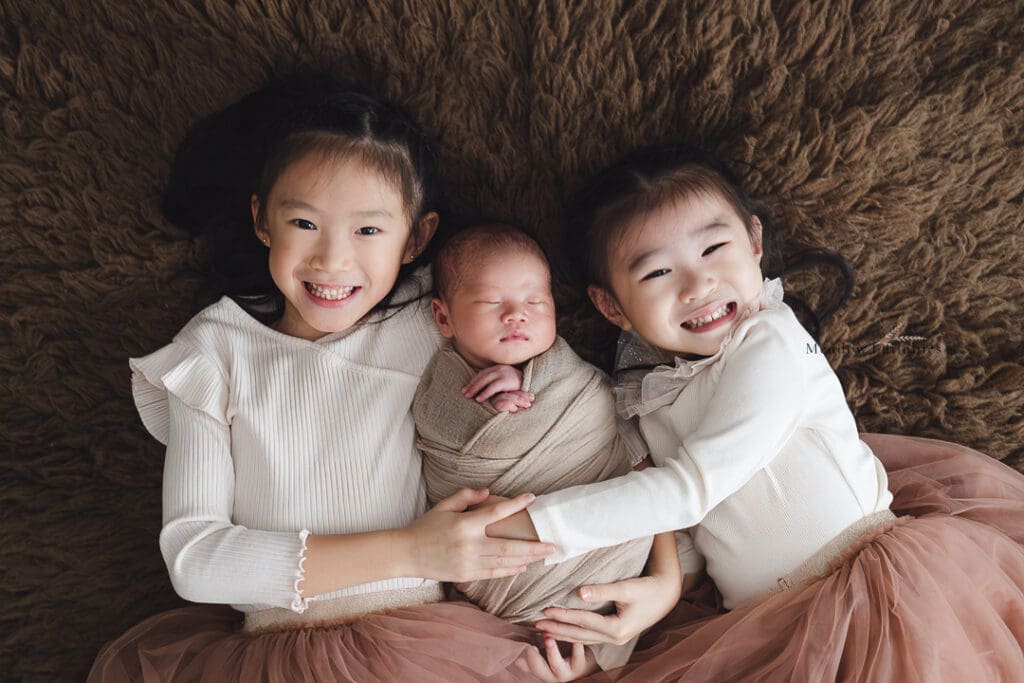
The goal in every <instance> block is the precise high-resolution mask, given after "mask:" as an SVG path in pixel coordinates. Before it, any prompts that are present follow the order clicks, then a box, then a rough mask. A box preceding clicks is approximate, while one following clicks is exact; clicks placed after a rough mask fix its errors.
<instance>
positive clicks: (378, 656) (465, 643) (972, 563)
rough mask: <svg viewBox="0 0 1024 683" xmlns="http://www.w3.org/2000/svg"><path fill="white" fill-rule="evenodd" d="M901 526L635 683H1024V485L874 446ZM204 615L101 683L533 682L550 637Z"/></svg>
mask: <svg viewBox="0 0 1024 683" xmlns="http://www.w3.org/2000/svg"><path fill="white" fill-rule="evenodd" d="M863 438H864V440H865V441H866V442H867V443H868V445H870V446H871V448H872V449H873V450H874V452H875V454H876V455H878V457H879V458H880V459H881V460H882V462H883V463H885V466H886V469H887V470H888V472H889V485H890V489H891V490H892V491H893V494H894V496H895V502H894V504H893V512H894V513H895V514H896V515H897V516H899V517H900V518H899V519H898V520H897V521H896V522H894V523H890V524H888V525H886V526H884V527H882V528H880V529H878V530H876V531H875V532H872V533H871V534H869V535H868V536H865V537H862V538H861V539H860V540H859V541H858V542H857V543H856V544H855V545H854V547H851V548H849V549H848V550H847V551H846V552H845V553H844V554H843V555H842V556H841V557H840V558H837V560H836V561H835V562H834V563H833V566H832V567H831V568H830V570H829V571H828V572H827V573H826V575H825V576H823V577H821V578H818V579H815V580H812V581H810V582H807V583H804V584H801V585H797V586H795V587H793V588H791V589H789V590H787V591H785V592H782V593H779V594H776V595H773V596H771V597H768V598H766V599H764V600H762V601H760V602H756V603H755V604H751V605H748V606H745V607H740V608H738V609H735V610H732V611H731V612H724V611H723V610H722V608H721V604H720V601H719V599H718V596H717V593H716V592H715V590H714V586H713V585H712V584H711V582H705V584H704V585H703V586H701V587H700V588H699V589H698V590H696V591H695V592H693V593H691V594H689V595H687V596H686V600H684V601H683V602H681V603H680V604H679V606H678V607H677V608H676V610H675V611H674V612H673V613H672V614H670V615H669V616H668V617H667V618H666V619H665V620H664V621H663V622H662V623H660V624H659V625H657V626H656V627H655V628H654V629H652V630H651V631H650V632H649V633H648V634H646V635H645V636H644V638H643V639H642V640H641V643H640V647H639V649H638V650H637V651H636V653H635V654H634V656H633V659H632V660H631V662H630V664H628V665H627V666H626V667H624V668H623V669H620V670H618V671H615V672H611V673H605V672H600V673H597V674H595V675H594V676H593V677H592V679H593V680H611V679H614V678H618V679H619V680H626V681H643V682H645V683H646V682H647V681H664V680H669V681H676V680H693V681H748V680H756V681H776V680H777V681H832V680H843V681H900V682H901V683H902V682H904V681H929V682H930V681H958V682H959V681H997V680H1002V681H1024V476H1022V475H1021V474H1019V473H1017V472H1016V471H1014V470H1012V469H1010V468H1008V467H1005V466H1003V465H1001V464H1000V463H998V462H996V461H995V460H993V459H991V458H989V457H987V456H985V455H983V454H981V453H978V452H976V451H973V450H971V449H969V448H965V447H963V446H957V445H955V444H949V443H945V442H941V441H932V440H928V439H916V438H910V437H899V436H882V435H874V434H869V435H864V437H863ZM241 625H242V619H241V617H240V615H239V613H238V612H235V611H233V610H231V609H229V608H225V607H210V606H201V605H196V606H192V607H186V608H182V609H178V610H172V611H170V612H165V613H163V614H159V615H156V616H154V617H152V618H150V619H147V620H146V621H144V622H142V623H141V624H139V625H137V626H135V627H134V628H132V629H131V630H129V631H128V632H127V633H125V634H124V635H123V636H121V637H120V638H118V639H117V640H115V641H113V642H112V643H110V644H108V645H107V646H106V647H105V648H104V649H103V650H102V651H101V652H100V654H99V657H98V658H97V660H96V663H95V664H94V666H93V670H92V673H91V674H90V677H89V680H90V681H168V680H174V681H239V680H241V681H264V680H268V681H417V682H418V681H488V680H499V681H505V680H523V679H527V680H531V679H530V677H529V676H527V675H526V674H525V673H524V672H522V671H520V670H519V669H518V668H517V667H516V666H515V661H516V660H517V659H518V658H519V656H520V655H521V654H522V653H523V652H524V651H525V650H526V648H529V647H534V645H533V643H535V642H536V638H535V635H534V631H533V630H532V629H530V628H526V627H523V626H516V625H510V624H506V623H504V622H503V621H501V620H500V619H498V618H496V617H493V616H491V615H488V614H486V613H484V612H482V611H480V610H479V609H477V608H475V607H473V606H472V605H469V604H466V603H460V602H447V603H436V604H430V605H422V606H419V607H411V608H404V609H397V610H392V611H389V612H384V613H378V614H373V615H368V616H365V617H362V618H360V619H358V620H356V621H354V622H351V623H348V624H344V625H340V626H333V627H321V628H302V629H296V630H292V631H284V632H279V633H263V634H258V635H256V634H251V633H246V632H243V631H241Z"/></svg>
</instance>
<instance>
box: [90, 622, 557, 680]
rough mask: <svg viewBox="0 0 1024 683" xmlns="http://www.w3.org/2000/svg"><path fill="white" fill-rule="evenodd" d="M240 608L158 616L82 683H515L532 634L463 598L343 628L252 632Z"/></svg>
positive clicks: (110, 649)
mask: <svg viewBox="0 0 1024 683" xmlns="http://www.w3.org/2000/svg"><path fill="white" fill-rule="evenodd" d="M241 628H242V618H241V615H240V613H239V612H236V611H235V610H233V609H231V608H229V607H222V606H209V605H194V606H190V607H183V608H181V609H175V610H171V611H169V612H163V613H162V614H157V615H156V616H153V617H150V618H149V619H147V620H145V621H143V622H142V623H140V624H138V625H137V626H135V627H133V628H132V629H130V630H129V631H128V632H127V633H125V634H124V635H123V636H121V637H120V638H118V639H117V640H115V641H113V642H111V643H109V644H108V645H107V646H106V647H104V648H103V650H102V651H101V652H100V654H99V656H98V657H97V659H96V662H95V663H94V664H93V668H92V672H91V673H90V674H89V681H90V683H91V682H92V681H119V682H120V681H145V682H146V683H151V682H154V681H174V682H175V683H177V682H178V681H204V682H205V681H210V682H211V683H213V682H216V683H222V682H225V681H246V683H248V682H249V681H275V682H277V681H430V682H434V683H448V682H449V681H464V682H466V683H472V682H475V681H521V680H535V679H534V678H532V677H531V676H528V675H527V674H525V673H524V672H522V671H521V670H519V669H518V668H517V667H516V666H515V661H516V660H517V659H518V658H519V656H520V655H521V654H523V652H524V651H525V650H526V648H528V647H534V645H533V644H531V643H533V642H536V640H537V639H536V637H535V635H534V634H535V631H534V630H533V629H531V628H527V627H523V626H516V625H513V624H506V623H505V622H504V621H502V620H501V619H499V618H497V617H494V616H491V615H490V614H487V613H486V612H483V611H481V610H480V609H478V608H477V607H475V606H473V605H471V604H469V603H465V602H440V603H433V604H428V605H420V606H417V607H408V608H402V609H395V610H391V611H388V612H382V613H377V614H370V615H366V616H364V617H361V618H359V619H357V620H355V621H352V622H350V623H347V624H342V625H338V626H330V627H311V628H299V629H294V630H289V631H281V632H273V633H260V634H252V633H247V632H244V631H242V630H241Z"/></svg>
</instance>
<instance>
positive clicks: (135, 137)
mask: <svg viewBox="0 0 1024 683" xmlns="http://www.w3.org/2000/svg"><path fill="white" fill-rule="evenodd" d="M1021 45H1024V4H1022V3H1020V2H1017V1H1015V0H994V1H984V0H981V1H979V2H973V3H960V2H953V1H951V0H937V1H925V0H917V1H913V0H908V1H905V2H887V1H883V0H875V1H868V2H853V1H852V0H823V1H822V2H817V3H805V2H796V1H788V2H786V1H784V2H776V3H768V2H747V1H744V0H724V1H722V2H710V1H704V0H698V1H696V2H686V3H681V2H674V1H669V0H652V1H651V2H640V3H633V2H626V1H625V0H600V1H596V2H588V3H573V2H568V1H567V0H538V2H529V3H526V2H523V3H517V2H501V3H472V2H463V1H462V0H450V1H447V2H439V1H428V2H406V1H403V0H394V1H389V2H374V3H355V2H350V3H341V2H336V1H333V0H310V1H308V2H306V1H302V2H300V1H298V0H278V1H277V2H260V1H257V0H239V1H238V2H231V3H228V2H224V1H223V0H210V1H209V2H201V3H200V2H169V1H166V0H165V1H162V2H145V3H124V2H115V1H114V0H73V1H70V2H55V1H53V0H50V1H48V2H47V1H42V2H29V1H27V0H0V127H2V130H3V135H2V138H0V151H2V154H0V268H2V270H0V272H2V274H3V275H2V277H0V416H2V418H0V547H2V548H3V553H2V559H0V577H2V585H0V591H2V592H0V600H2V602H3V605H4V607H3V611H2V615H0V625H2V644H0V671H7V672H8V673H7V674H6V676H9V677H10V678H12V679H16V680H47V681H51V680H82V679H83V678H84V677H85V675H86V673H87V671H88V668H89V666H90V664H91V662H92V659H93V657H94V656H95V654H96V652H97V651H98V649H99V648H100V647H101V646H102V644H103V643H104V642H106V641H107V640H109V639H111V638H113V637H115V636H117V635H119V634H120V633H122V632H123V631H124V630H125V629H126V628H128V627H129V626H131V625H132V624H134V623H136V622H137V621H139V620H141V619H142V618H144V617H146V616H148V615H151V614H153V613H155V612H158V611H160V610H163V609H167V608H169V607H172V606H174V605H177V604H180V601H179V600H178V598H177V597H176V596H175V595H174V593H173V591H172V590H171V587H170V584H169V582H168V580H167V576H166V571H165V569H164V567H163V563H162V560H161V558H160V554H159V550H158V547H157V534H158V532H159V528H160V478H161V468H162V451H161V448H160V446H159V444H158V443H157V442H156V441H155V440H153V439H151V438H150V437H149V436H148V435H147V434H146V433H145V431H144V430H143V427H142V425H141V423H140V422H139V419H138V417H137V415H136V413H135V410H134V408H133V405H132V401H131V396H130V392H129V371H128V366H127V358H128V357H129V356H132V355H140V354H144V353H146V352H149V351H151V350H153V349H155V348H157V347H158V346H160V345H162V344H164V343H166V342H167V341H169V340H170V338H171V336H172V335H173V334H174V333H175V332H176V331H177V330H178V329H179V328H180V326H181V325H182V324H183V323H184V322H185V321H186V320H188V318H189V317H190V316H191V315H192V314H194V313H195V312H196V311H198V310H199V308H200V307H201V306H202V305H203V304H205V303H206V302H207V299H206V297H205V295H204V294H203V293H202V289H201V278H200V275H199V270H200V264H201V262H202V246H201V245H199V244H196V243H194V242H192V241H191V240H190V239H189V237H188V236H187V235H185V234H183V233H182V232H181V231H179V230H177V229H175V228H173V227H172V226H171V225H170V224H169V223H168V222H167V221H166V220H165V219H164V218H163V217H162V216H161V214H160V212H159V209H158V203H159V197H160V195H161V192H162V189H163V187H164V185H165V183H166V180H167V177H168V174H169V170H170V164H171V161H172V159H173V154H174V150H175V147H176V145H177V143H178V142H179V141H180V140H181V138H182V136H183V135H184V133H185V131H186V130H187V129H188V127H189V126H190V125H191V124H192V123H193V122H195V121H196V120H198V119H199V118H200V117H201V116H203V115H205V114H208V113H210V112H212V111H215V110H217V109H219V108H221V107H223V106H225V105H226V104H228V103H229V102H231V101H234V100H235V99H237V98H238V97H240V96H241V95H243V94H245V93H247V92H249V91H252V90H254V89H256V88H257V87H259V86H260V85H262V84H263V83H265V82H266V81H267V80H269V79H270V78H271V77H272V76H274V75H279V74H282V73H285V72H287V71H290V70H292V69H294V68H296V67H300V66H313V65H315V66H319V67H322V68H325V69H328V70H330V71H332V72H334V73H336V74H337V75H338V76H339V77H342V78H344V79H347V80H350V81H352V82H353V83H357V84H361V85H363V86H365V87H368V88H369V89H371V90H373V91H375V92H377V93H379V94H380V95H383V96H385V97H388V98H391V99H395V100H398V101H400V102H402V103H404V104H405V105H406V106H407V107H408V108H410V109H411V110H412V111H413V112H414V114H415V115H416V116H418V117H419V119H420V120H421V122H422V123H423V124H424V126H425V127H426V128H427V129H428V130H430V131H431V132H432V134H433V135H434V136H435V137H436V139H437V140H438V142H439V145H440V147H441V150H442V162H443V172H444V174H445V176H446V179H447V185H448V188H449V194H450V199H451V202H452V205H453V208H454V209H456V210H458V211H461V212H467V213H475V212H479V213H487V214H491V215H507V216H514V217H516V218H517V219H518V220H519V221H521V222H523V223H525V224H527V225H530V226H532V227H535V228H536V230H537V231H538V232H539V233H540V235H541V239H542V242H543V243H544V246H545V247H546V248H548V249H550V250H557V247H558V245H559V244H560V239H559V237H560V232H561V229H560V226H561V225H562V223H563V221H564V207H565V200H566V198H567V197H568V196H569V195H570V193H571V192H572V191H574V190H575V189H576V188H578V187H579V184H580V183H581V181H582V179H583V178H584V177H585V176H586V175H587V174H589V173H591V172H593V171H594V170H596V169H598V168H600V167H601V166H603V165H604V164H606V163H608V162H610V161H611V160H612V159H614V158H615V157H617V156H619V155H621V154H622V153H624V152H625V151H627V150H629V149H631V148H633V147H636V146H638V145H640V144H644V143H649V142H654V141H658V140H662V139H666V138H682V139H686V140H688V141H690V142H694V143H699V144H703V145H705V146H708V147H711V148H713V149H715V150H717V151H719V152H720V153H722V154H723V155H725V156H726V157H728V158H729V159H731V160H732V161H733V163H734V167H735V168H736V170H737V171H739V172H740V174H741V175H742V176H743V177H744V178H745V179H746V181H747V182H748V183H749V184H750V185H751V187H752V188H753V189H754V190H755V191H756V193H757V194H759V195H760V196H762V197H763V198H765V199H766V200H768V201H769V203H770V204H772V206H773V207H774V208H775V211H776V213H777V216H778V219H779V223H780V225H781V226H782V227H783V230H784V232H785V234H786V236H787V239H788V240H789V241H790V243H791V245H792V248H793V249H795V248H796V247H798V246H800V247H802V246H811V247H822V246H829V247H832V248H835V249H838V250H839V251H841V252H843V253H844V254H845V255H846V256H847V257H849V258H850V259H851V260H852V261H853V262H854V264H855V266H856V268H857V275H858V285H857V288H856V290H855V292H854V296H853V298H852V300H851V301H850V302H849V304H848V305H847V306H846V307H845V308H843V309H842V310H841V311H840V312H839V314H838V315H837V316H836V317H835V319H834V321H833V322H832V324H831V325H830V326H829V327H827V328H826V330H825V331H824V334H823V336H822V338H821V343H820V350H821V352H824V353H826V354H827V355H828V357H829V360H830V361H831V362H832V364H833V366H834V367H835V368H836V370H837V372H838V374H839V377H840V379H841V380H842V382H843V385H844V387H845V389H846V392H847V395H848V397H849V400H850V403H851V405H852V407H853V410H854V413H855V415H856V416H857V419H858V421H859V424H860V426H861V427H862V428H863V429H866V430H874V431H884V432H898V433H907V434H916V435H924V436H932V437H941V438H947V439H950V440H956V441H960V442H963V443H966V444H969V445H971V446H974V447H976V448H979V449H981V450H984V451H986V452H988V453H990V454H991V455H992V456H993V457H996V458H999V459H1002V460H1004V461H1005V462H1007V463H1008V464H1011V465H1013V466H1016V467H1021V466H1022V465H1024V354H1022V351H1021V349H1022V347H1024V333H1022V327H1021V322H1020V321H1021V319H1022V317H1024V237H1022V235H1024V50H1022V49H1021ZM555 256H556V257H557V253H556V254H555ZM791 286H792V287H794V288H796V289H797V290H799V291H801V292H802V293H804V295H805V296H806V297H807V298H809V299H811V300H812V301H814V300H816V297H817V296H818V294H817V292H819V291H822V290H823V289H825V288H827V287H828V286H829V278H828V275H827V274H826V273H820V272H809V273H807V274H805V275H804V276H802V277H801V278H799V279H796V280H794V281H793V282H792V283H791ZM559 303H560V324H561V325H562V331H563V334H564V335H565V336H566V337H567V338H568V339H569V341H570V342H571V343H572V344H573V345H574V346H576V348H577V349H578V350H580V352H581V353H582V354H583V355H584V356H585V357H586V358H588V359H589V360H592V361H594V362H596V363H599V364H607V362H608V361H609V353H610V349H611V345H610V344H611V342H612V341H613V335H612V334H611V330H610V329H609V328H608V327H607V325H604V324H602V323H601V321H600V320H599V319H598V317H597V315H596V313H595V312H594V311H593V310H591V308H590V307H589V306H588V305H587V304H586V302H585V301H583V300H582V299H581V297H580V296H579V290H578V287H576V288H574V287H573V286H571V285H565V286H563V287H562V289H561V290H560V292H559ZM910 338H915V339H910ZM917 338H919V339H917Z"/></svg>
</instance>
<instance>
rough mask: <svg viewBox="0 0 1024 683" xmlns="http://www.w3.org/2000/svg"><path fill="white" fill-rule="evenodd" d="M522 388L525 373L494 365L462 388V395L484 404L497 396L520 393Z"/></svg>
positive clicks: (505, 366) (509, 366) (512, 368)
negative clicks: (509, 392)
mask: <svg viewBox="0 0 1024 683" xmlns="http://www.w3.org/2000/svg"><path fill="white" fill-rule="evenodd" d="M522 388H523V373H521V372H519V370H516V369H515V368H514V367H512V366H511V365H492V366H491V367H489V368H484V369H483V370H481V371H480V372H478V373H476V376H475V377H473V379H471V380H469V383H468V384H466V386H464V387H462V395H463V396H465V397H466V398H473V399H476V401H477V403H483V402H484V401H486V400H487V399H489V398H491V397H492V396H494V395H495V394H500V393H502V392H506V391H519V390H520V389H522ZM531 397H532V394H531ZM495 407H497V406H495Z"/></svg>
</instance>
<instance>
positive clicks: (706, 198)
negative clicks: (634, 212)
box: [591, 191, 763, 357]
mask: <svg viewBox="0 0 1024 683" xmlns="http://www.w3.org/2000/svg"><path fill="white" fill-rule="evenodd" d="M753 232H754V233H755V234H754V235H751V234H750V233H749V232H748V231H747V228H746V226H745V225H744V223H743V219H742V218H740V216H739V215H738V214H737V213H736V211H735V210H734V209H733V208H732V206H731V205H730V204H729V203H728V202H727V201H726V200H725V199H723V198H722V197H721V196H720V195H719V194H718V193H717V192H714V191H704V192H696V193H692V194H690V195H688V196H686V197H684V198H681V199H676V200H670V201H667V202H665V203H664V204H662V205H661V206H659V207H658V208H657V209H655V210H654V211H651V212H649V213H646V214H644V215H642V216H640V217H638V218H637V219H635V220H634V221H632V222H631V223H629V224H628V225H627V226H626V229H625V230H624V231H623V233H622V237H621V238H620V239H618V240H617V243H615V244H613V245H611V249H610V250H609V253H608V263H609V272H608V275H609V284H610V285H611V292H610V293H609V292H605V291H604V290H600V289H599V288H597V287H592V288H591V298H592V299H593V300H594V303H595V304H596V305H597V307H598V308H599V309H600V310H601V312H602V313H603V314H604V315H605V317H606V318H608V319H609V320H610V321H611V322H612V323H614V324H615V325H618V326H619V327H620V328H622V329H623V330H635V331H636V332H637V333H638V334H639V335H640V336H641V337H643V338H644V339H645V340H646V341H648V342H650V343H651V344H653V345H655V346H657V347H659V348H662V349H665V350H666V351H670V352H672V353H675V354H677V355H683V356H698V357H701V356H710V355H713V354H715V353H717V352H718V350H719V348H720V346H721V343H722V340H723V338H724V337H725V335H726V334H727V333H728V332H729V330H730V329H731V328H732V326H733V325H734V324H736V321H737V320H738V319H739V316H740V315H741V314H742V312H743V311H744V310H746V309H747V308H749V307H750V306H752V305H753V304H754V303H755V302H756V301H757V299H758V297H759V296H760V295H761V288H762V283H763V278H762V275H761V267H760V262H761V252H762V250H761V223H760V221H759V220H758V219H757V217H756V216H755V217H754V218H753Z"/></svg>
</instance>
